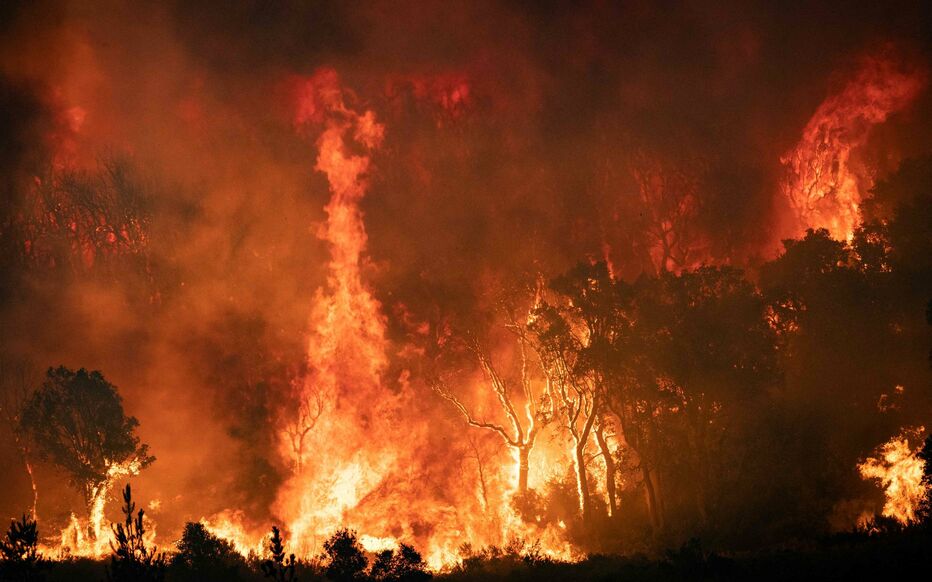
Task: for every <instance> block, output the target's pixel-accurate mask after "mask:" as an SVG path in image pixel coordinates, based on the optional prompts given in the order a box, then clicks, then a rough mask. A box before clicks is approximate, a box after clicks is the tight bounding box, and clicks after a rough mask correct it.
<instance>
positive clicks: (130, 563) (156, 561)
mask: <svg viewBox="0 0 932 582" xmlns="http://www.w3.org/2000/svg"><path fill="white" fill-rule="evenodd" d="M122 509H123V515H124V516H125V517H124V521H123V523H116V524H113V525H112V526H111V527H112V529H113V538H114V541H111V542H110V548H111V550H112V552H113V553H112V555H111V557H110V568H109V569H108V570H107V578H108V579H109V580H113V581H115V582H129V581H147V582H148V581H153V582H158V581H161V580H164V579H165V566H166V560H165V555H164V554H161V553H158V552H157V551H156V548H154V547H153V548H149V547H148V546H146V541H145V533H146V528H145V524H144V522H143V516H144V512H143V510H142V509H140V510H139V512H138V513H137V514H136V515H135V516H134V515H133V512H134V511H135V510H136V504H135V503H134V502H133V496H132V490H131V489H130V486H129V485H127V486H126V488H125V489H124V490H123V508H122ZM114 542H115V543H114Z"/></svg>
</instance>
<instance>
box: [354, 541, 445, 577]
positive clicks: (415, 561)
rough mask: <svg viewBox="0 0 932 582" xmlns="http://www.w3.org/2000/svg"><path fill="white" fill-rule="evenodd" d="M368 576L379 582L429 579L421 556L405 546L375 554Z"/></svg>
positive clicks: (429, 575) (428, 573)
mask: <svg viewBox="0 0 932 582" xmlns="http://www.w3.org/2000/svg"><path fill="white" fill-rule="evenodd" d="M369 576H370V577H371V578H372V579H373V580H376V581H379V582H422V581H423V580H429V579H430V578H431V574H430V572H428V571H427V564H426V563H425V562H424V560H423V559H422V558H421V554H420V553H418V551H417V550H415V549H414V548H413V547H411V546H409V545H407V544H400V545H399V546H398V550H383V551H381V552H379V553H378V554H376V557H375V561H374V562H373V563H372V568H371V569H370V571H369Z"/></svg>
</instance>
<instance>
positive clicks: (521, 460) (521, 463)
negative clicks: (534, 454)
mask: <svg viewBox="0 0 932 582" xmlns="http://www.w3.org/2000/svg"><path fill="white" fill-rule="evenodd" d="M530 453H531V447H529V446H523V447H518V494H519V495H522V496H523V495H524V494H525V493H527V475H528V466H529V463H528V457H529V456H530Z"/></svg>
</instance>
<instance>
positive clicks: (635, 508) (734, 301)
mask: <svg viewBox="0 0 932 582" xmlns="http://www.w3.org/2000/svg"><path fill="white" fill-rule="evenodd" d="M783 246H784V248H783V252H782V253H781V254H780V255H779V256H778V257H777V258H775V259H773V260H771V261H768V262H765V263H763V264H759V265H756V266H755V267H754V268H749V269H747V270H741V269H737V268H733V267H730V266H705V267H699V268H692V269H682V270H679V271H678V272H672V271H671V270H668V269H666V268H661V269H659V270H658V272H657V274H644V275H642V276H640V277H639V278H637V279H636V280H633V281H625V280H622V279H619V278H616V277H614V276H613V275H612V273H611V272H610V268H609V265H607V264H606V263H605V262H598V261H594V262H583V263H580V264H579V265H577V266H576V267H574V268H572V269H570V270H569V271H567V272H566V273H564V274H563V275H560V276H558V277H555V278H553V279H552V280H551V281H549V282H547V283H546V284H542V283H541V282H540V281H532V282H531V283H530V284H528V285H526V286H525V287H524V288H520V287H514V286H513V287H512V288H510V289H509V290H507V291H502V292H501V294H500V296H498V297H496V298H495V300H494V301H493V302H492V303H493V305H495V308H494V311H495V313H493V314H491V315H489V316H488V317H487V318H485V320H483V321H479V323H476V320H472V322H471V323H462V322H454V323H452V324H449V325H444V326H438V328H439V329H442V330H443V331H442V333H439V334H437V336H436V338H434V341H433V344H432V345H431V346H429V348H433V351H432V352H431V351H429V352H428V353H431V354H432V357H433V360H432V361H431V364H430V365H429V366H428V372H427V375H428V381H429V382H430V383H431V385H432V386H434V388H435V390H436V391H438V392H439V393H440V394H441V396H443V397H444V398H445V399H447V400H448V401H450V402H452V403H453V404H454V405H455V408H456V409H458V410H459V411H460V413H461V414H462V415H463V416H464V417H465V419H466V420H467V424H469V425H470V426H471V427H476V428H479V429H487V430H493V431H495V432H498V433H499V434H500V435H502V437H503V440H504V442H505V443H506V444H507V445H508V446H510V447H512V448H515V449H517V450H518V452H519V453H520V454H519V455H518V456H517V458H518V459H519V461H518V462H519V470H518V472H517V474H518V475H519V483H518V486H517V491H518V492H519V494H520V496H522V497H527V496H528V495H530V496H531V497H532V503H536V504H537V507H536V508H535V509H534V511H531V512H528V513H529V514H531V515H538V516H539V515H548V514H549V515H552V516H554V515H556V514H555V513H554V512H553V511H552V509H553V505H555V504H559V503H560V501H559V495H560V494H561V492H565V491H566V488H565V487H562V486H561V485H560V483H551V486H550V487H549V488H548V490H547V491H536V492H534V491H532V492H528V491H527V486H526V483H527V475H526V471H527V456H528V454H531V455H533V454H534V453H533V451H532V448H533V445H534V437H535V436H536V432H531V431H536V430H537V429H539V428H541V427H542V426H544V425H546V426H547V428H548V430H551V431H552V434H555V435H556V438H558V439H561V442H565V443H566V444H565V448H566V455H565V457H566V459H568V460H569V462H570V463H571V465H572V467H573V472H574V475H573V477H572V480H573V481H575V484H574V487H573V488H574V489H575V497H576V505H577V507H576V508H574V509H573V510H572V511H569V512H566V511H564V513H563V515H562V516H560V517H568V518H570V519H572V520H573V521H575V522H578V523H579V524H580V526H579V527H578V528H576V529H575V530H574V529H573V528H571V532H573V531H576V532H577V533H578V534H579V536H580V538H579V539H580V540H583V539H586V540H589V543H591V542H592V540H593V539H597V540H598V541H596V542H595V545H596V547H613V546H612V545H611V544H612V543H613V542H607V541H606V540H614V541H618V540H623V539H627V540H628V541H629V542H630V541H632V540H636V539H637V538H638V535H636V534H633V533H632V531H631V530H630V528H631V526H632V516H635V518H634V522H637V518H636V516H638V515H641V516H643V519H642V520H641V522H642V523H643V525H644V526H646V527H647V528H648V530H649V532H650V535H649V536H648V537H649V538H651V539H653V540H655V541H657V540H671V539H683V538H684V537H688V536H689V535H692V534H696V533H701V534H703V535H704V536H706V537H708V538H710V539H713V540H716V541H717V542H720V543H726V544H728V545H739V546H740V545H744V544H756V543H767V542H773V541H778V540H784V539H787V538H788V537H792V536H799V535H803V536H806V535H813V534H814V533H817V532H827V531H830V530H833V529H839V528H845V527H852V525H853V523H854V521H855V517H856V516H854V515H849V514H846V511H850V510H849V509H847V508H846V507H845V504H844V503H843V502H844V501H845V500H850V499H856V498H863V497H864V496H865V495H870V494H871V493H870V492H868V490H867V488H865V484H863V483H861V482H860V480H859V479H858V475H857V471H856V465H857V463H858V462H859V460H861V459H863V458H864V457H865V456H866V455H868V454H869V453H871V451H872V450H873V449H874V448H875V447H876V446H878V445H879V444H880V443H883V442H885V441H886V440H887V439H889V438H891V437H892V436H894V435H895V434H896V433H897V432H898V431H899V430H900V429H901V428H902V427H920V426H923V425H926V426H928V424H929V421H930V417H929V413H930V411H932V391H930V388H932V383H930V375H929V372H930V368H929V365H928V361H927V355H928V351H929V346H930V341H929V338H930V333H929V331H930V330H929V326H928V325H927V321H926V318H927V316H926V310H927V306H932V303H930V299H932V160H922V161H916V162H909V163H907V164H904V166H903V169H902V170H901V171H900V172H899V173H897V174H895V175H893V176H892V177H891V178H890V179H889V180H887V181H886V182H881V183H880V184H879V185H878V186H877V188H876V191H875V193H874V196H873V198H871V200H870V201H868V202H867V203H866V204H865V208H864V220H863V223H862V224H861V226H860V228H859V229H858V230H857V231H856V232H855V233H854V236H853V237H852V239H851V240H850V241H840V240H834V239H832V237H831V236H830V235H829V233H828V231H827V230H824V229H819V230H809V231H808V232H807V233H806V234H805V236H804V237H802V238H800V239H790V240H786V241H784V242H783ZM502 330H504V331H502ZM503 337H504V338H506V339H504V340H503V339H502V338H503ZM509 338H510V339H509ZM493 345H494V346H496V347H497V349H493ZM502 346H505V347H504V348H503V347H502ZM492 354H497V356H493V355H492ZM495 357H498V358H501V359H503V360H504V361H501V362H497V363H493V361H494V359H495ZM470 361H471V362H472V366H473V369H478V370H481V372H482V374H483V376H484V377H485V378H486V380H487V382H488V386H489V387H490V391H489V392H488V394H489V395H490V396H494V399H490V401H491V402H497V403H498V405H499V406H500V410H499V414H492V415H490V416H489V418H484V417H480V416H477V415H476V414H475V413H474V412H473V408H474V407H475V405H473V404H471V403H470V398H475V396H474V395H473V396H470V395H469V392H468V384H469V380H468V379H469V378H470V375H469V370H470V364H469V362H470ZM457 378H460V382H459V386H457ZM480 398H481V394H480ZM522 407H526V408H525V410H526V414H522V413H521V412H520V411H521V409H522ZM498 417H501V418H503V419H505V422H504V424H501V423H500V421H498V420H494V419H495V418H498ZM525 417H526V419H525ZM530 427H533V429H531V428H530ZM529 429H530V430H529ZM594 474H599V475H602V476H604V477H603V478H600V479H598V480H597V479H595V478H594ZM873 494H875V495H879V492H878V491H875V492H873ZM564 497H565V495H564ZM548 509H549V510H551V511H548ZM620 514H626V518H625V519H624V520H621V521H619V520H618V519H613V518H616V517H617V516H619V515H620ZM751 516H753V517H751ZM626 528H628V531H626ZM593 532H599V534H600V535H598V536H593V535H592V533H593ZM632 536H633V537H632ZM641 539H642V540H643V536H642V537H641ZM614 547H618V546H614Z"/></svg>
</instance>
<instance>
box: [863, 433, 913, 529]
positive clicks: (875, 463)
mask: <svg viewBox="0 0 932 582" xmlns="http://www.w3.org/2000/svg"><path fill="white" fill-rule="evenodd" d="M923 430H925V429H924V427H919V428H918V429H916V430H914V431H909V430H904V431H903V432H902V433H901V434H899V435H897V436H895V437H893V438H891V439H890V440H889V441H887V442H886V443H884V444H883V445H881V447H880V449H879V451H878V452H879V455H878V456H877V457H868V458H867V460H865V461H864V462H863V463H861V464H860V465H858V470H859V471H860V472H861V476H862V477H863V478H865V479H876V480H878V481H880V485H881V486H882V487H883V488H884V495H885V496H886V503H884V506H883V515H884V516H885V517H890V518H893V519H895V520H897V521H898V522H900V523H902V524H904V525H906V524H909V523H913V522H915V521H916V520H917V518H918V510H919V508H920V507H921V505H922V503H923V501H925V500H926V498H927V496H928V495H929V488H928V486H927V485H926V484H925V483H924V482H923V475H924V471H925V461H923V460H922V459H921V458H920V457H919V454H918V453H919V449H917V448H914V447H911V446H910V438H915V436H916V435H918V434H919V433H921V432H922V431H923ZM920 442H922V441H921V440H920Z"/></svg>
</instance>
